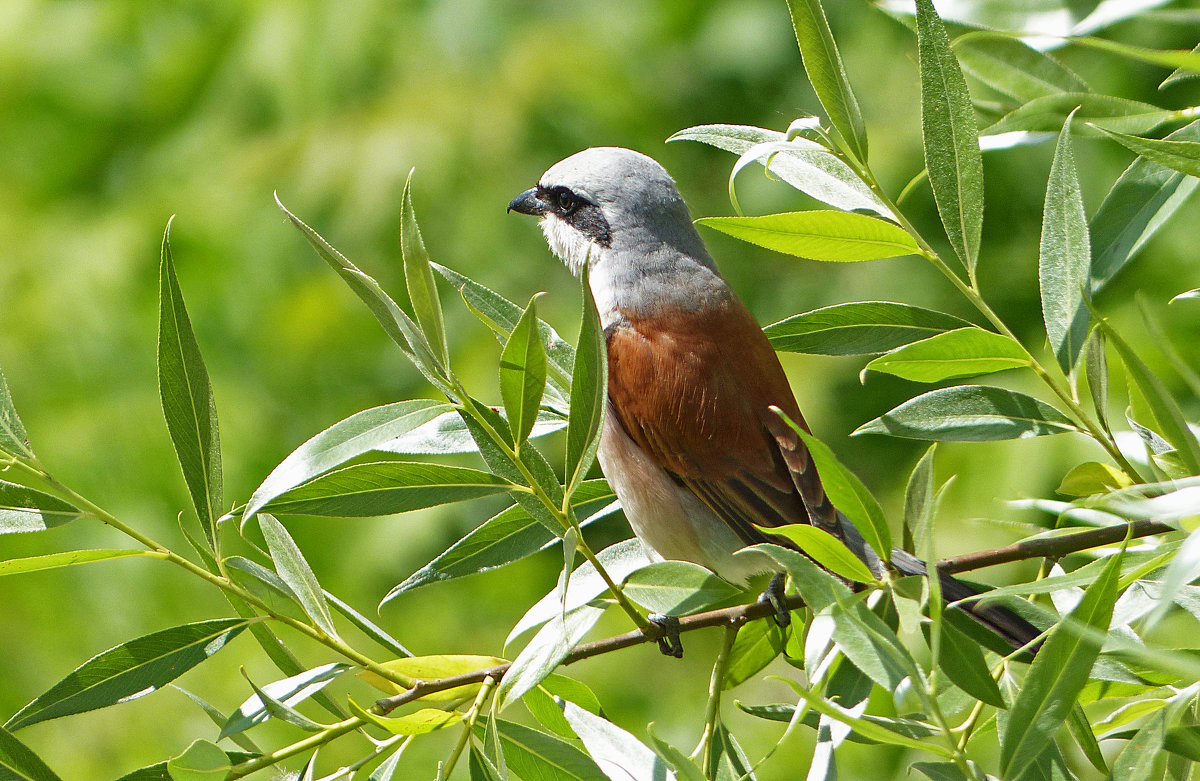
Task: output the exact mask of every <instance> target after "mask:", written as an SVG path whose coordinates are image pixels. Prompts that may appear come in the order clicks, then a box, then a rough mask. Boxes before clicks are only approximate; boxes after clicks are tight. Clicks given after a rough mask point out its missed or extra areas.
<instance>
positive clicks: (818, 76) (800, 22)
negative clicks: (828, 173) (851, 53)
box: [788, 0, 867, 162]
mask: <svg viewBox="0 0 1200 781" xmlns="http://www.w3.org/2000/svg"><path fill="white" fill-rule="evenodd" d="M788 9H789V10H790V11H791V15H792V29H793V30H794V31H795V33H796V43H798V44H799V45H800V57H801V59H802V60H803V62H804V70H805V72H807V73H808V80H809V82H811V83H812V87H813V91H814V92H816V93H817V99H818V100H820V101H821V106H822V107H823V108H824V109H825V113H826V115H828V117H829V121H830V122H831V123H832V124H833V127H834V129H835V130H837V132H838V133H839V134H840V135H841V137H842V140H843V141H845V143H846V146H847V148H848V149H849V151H850V152H852V153H853V154H854V156H855V157H857V158H858V159H859V160H860V161H862V162H866V160H867V129H866V125H865V124H864V123H863V118H862V110H861V109H860V108H859V107H858V100H857V98H855V97H854V92H853V90H851V89H850V82H849V81H848V80H847V79H846V69H845V68H844V67H843V66H842V57H841V55H840V54H839V53H838V50H837V44H836V43H835V42H834V40H833V33H832V32H830V30H829V22H828V21H826V19H825V11H824V9H822V8H821V2H820V0H788Z"/></svg>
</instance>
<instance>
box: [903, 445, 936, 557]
mask: <svg viewBox="0 0 1200 781" xmlns="http://www.w3.org/2000/svg"><path fill="white" fill-rule="evenodd" d="M936 448H937V444H936V443H934V444H932V445H930V446H929V448H928V449H927V450H926V451H925V453H924V455H922V456H921V458H920V460H918V461H917V465H916V466H914V467H913V471H912V474H911V475H909V477H908V484H907V485H906V486H905V488H904V542H903V546H902V547H903V548H904V550H906V551H908V552H909V553H913V554H920V555H924V552H925V551H926V550H927V547H926V546H927V545H928V544H929V541H930V537H931V531H932V528H933V515H934V512H935V511H936V510H937V499H938V495H939V494H938V492H937V491H935V490H934V487H933V486H934V482H933V454H934V451H935V450H936Z"/></svg>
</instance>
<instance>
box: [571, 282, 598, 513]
mask: <svg viewBox="0 0 1200 781" xmlns="http://www.w3.org/2000/svg"><path fill="white" fill-rule="evenodd" d="M579 278H580V290H581V293H582V296H581V298H582V302H583V303H582V310H583V313H582V315H581V320H580V323H579V344H578V347H577V348H576V350H575V366H574V369H573V373H572V375H571V417H570V420H569V422H568V423H567V469H566V475H567V480H566V483H565V485H566V488H565V489H564V491H565V493H566V494H567V496H570V495H571V494H573V493H575V489H576V488H578V487H579V484H580V483H581V482H583V478H584V475H586V474H587V470H588V469H590V468H591V466H592V461H593V460H595V458H596V448H597V447H598V446H599V444H600V423H601V421H602V420H603V419H604V407H605V405H606V404H607V401H608V357H607V351H606V349H605V342H604V329H603V327H602V326H601V325H600V314H599V313H598V312H597V311H596V302H595V301H593V300H592V290H591V288H590V287H589V286H588V268H587V266H586V265H585V266H584V268H583V270H582V272H581V273H580V275H579Z"/></svg>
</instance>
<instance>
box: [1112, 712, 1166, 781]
mask: <svg viewBox="0 0 1200 781" xmlns="http://www.w3.org/2000/svg"><path fill="white" fill-rule="evenodd" d="M1166 739H1167V714H1166V712H1165V711H1159V712H1158V713H1156V714H1154V715H1153V716H1151V717H1150V720H1149V721H1147V722H1146V723H1145V724H1144V725H1143V726H1142V728H1141V729H1139V730H1138V731H1137V734H1136V735H1134V736H1133V739H1132V740H1130V741H1129V742H1128V743H1126V744H1125V748H1123V749H1122V750H1121V753H1120V754H1118V755H1117V758H1116V759H1115V760H1113V764H1112V777H1113V778H1120V779H1122V781H1150V779H1155V778H1161V777H1162V770H1163V766H1164V764H1165V763H1166V754H1165V753H1164V752H1163V744H1164V743H1165V742H1166Z"/></svg>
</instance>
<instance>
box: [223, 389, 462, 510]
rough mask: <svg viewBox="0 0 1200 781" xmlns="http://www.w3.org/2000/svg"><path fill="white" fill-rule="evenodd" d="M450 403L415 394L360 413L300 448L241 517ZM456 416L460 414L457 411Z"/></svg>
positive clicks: (275, 471)
mask: <svg viewBox="0 0 1200 781" xmlns="http://www.w3.org/2000/svg"><path fill="white" fill-rule="evenodd" d="M451 409H452V408H451V406H450V405H449V404H445V403H441V402H436V401H431V400H429V399H413V400H411V401H398V402H396V403H394V404H385V405H383V406H382V407H373V408H371V409H368V410H363V411H362V412H356V413H355V414H353V415H351V416H350V417H348V418H346V419H345V420H342V421H339V422H337V423H334V424H333V425H332V426H330V427H329V428H327V429H325V430H324V431H322V432H321V433H320V434H317V435H316V436H315V437H313V438H311V439H309V440H308V441H307V442H305V443H304V444H303V445H301V446H300V447H298V448H296V449H295V450H294V451H292V453H291V454H290V455H288V457H287V458H285V459H283V461H281V462H280V464H279V466H277V467H275V468H274V469H273V470H271V474H269V475H267V479H266V480H264V481H263V482H262V485H260V486H259V487H258V488H256V489H255V490H254V494H253V495H252V496H251V497H250V501H249V502H247V503H246V510H245V512H244V513H243V518H246V519H248V518H250V517H252V516H253V515H254V514H255V513H256V512H258V511H259V510H260V509H262V507H263V506H264V505H266V504H267V502H269V501H271V500H272V499H274V498H275V497H277V496H279V495H280V494H282V493H284V492H286V491H288V490H289V489H292V488H295V487H296V486H298V485H301V484H302V483H304V482H306V481H308V480H311V479H312V478H314V477H316V476H318V475H321V474H324V473H325V472H328V471H329V470H331V469H334V468H336V467H339V466H341V465H342V464H344V463H346V462H347V461H350V460H351V459H354V458H357V457H358V456H361V455H363V454H364V453H369V452H371V451H375V450H382V449H385V448H386V447H387V445H388V444H389V443H392V442H394V441H395V440H397V439H399V438H401V437H403V436H404V435H406V434H409V433H411V432H412V431H414V430H416V429H418V428H420V427H421V426H423V425H424V424H426V423H429V422H430V421H432V420H434V419H435V418H438V417H439V416H441V415H442V414H444V413H447V412H448V411H450V410H451ZM453 417H454V418H455V419H458V415H453Z"/></svg>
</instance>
